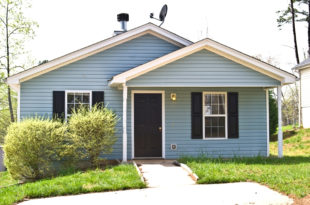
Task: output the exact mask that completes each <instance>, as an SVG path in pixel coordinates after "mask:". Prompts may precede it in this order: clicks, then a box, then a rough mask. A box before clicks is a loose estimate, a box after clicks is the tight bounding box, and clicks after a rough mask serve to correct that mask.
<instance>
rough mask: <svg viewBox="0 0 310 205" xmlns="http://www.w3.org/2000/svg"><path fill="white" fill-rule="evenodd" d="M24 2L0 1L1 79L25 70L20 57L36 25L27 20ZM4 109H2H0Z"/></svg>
mask: <svg viewBox="0 0 310 205" xmlns="http://www.w3.org/2000/svg"><path fill="white" fill-rule="evenodd" d="M29 7H30V4H28V3H27V2H26V0H0V73H4V74H2V79H0V80H2V84H0V86H6V85H5V84H3V78H6V77H10V76H11V74H12V73H14V72H16V70H18V69H25V67H24V64H23V63H21V62H20V57H21V56H22V55H23V54H25V50H24V49H23V48H24V44H25V42H26V40H28V39H32V38H33V37H34V34H35V33H34V28H35V27H37V26H38V24H37V23H36V22H34V21H32V20H29V19H28V18H26V16H25V15H24V12H23V10H24V9H25V8H29ZM6 90H7V102H8V109H9V113H10V121H11V122H14V121H15V115H14V110H13V103H12V91H11V89H10V87H9V86H6ZM0 109H4V108H0Z"/></svg>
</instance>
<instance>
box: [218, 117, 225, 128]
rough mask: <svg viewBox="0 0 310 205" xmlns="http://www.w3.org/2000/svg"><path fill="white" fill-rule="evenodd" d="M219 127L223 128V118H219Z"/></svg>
mask: <svg viewBox="0 0 310 205" xmlns="http://www.w3.org/2000/svg"><path fill="white" fill-rule="evenodd" d="M219 126H225V117H219Z"/></svg>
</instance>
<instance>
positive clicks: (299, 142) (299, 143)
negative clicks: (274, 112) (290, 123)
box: [270, 129, 310, 156]
mask: <svg viewBox="0 0 310 205" xmlns="http://www.w3.org/2000/svg"><path fill="white" fill-rule="evenodd" d="M290 131H291V130H290V129H286V130H285V131H283V132H284V133H283V134H284V135H286V133H287V132H290ZM290 133H292V135H289V136H288V135H287V136H286V139H284V140H283V154H284V156H310V129H295V132H290ZM277 153H278V142H270V154H272V155H277Z"/></svg>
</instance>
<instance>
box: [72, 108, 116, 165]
mask: <svg viewBox="0 0 310 205" xmlns="http://www.w3.org/2000/svg"><path fill="white" fill-rule="evenodd" d="M116 123H117V118H116V115H115V114H114V113H113V112H112V111H111V110H109V109H108V108H100V107H98V106H94V107H92V109H91V110H88V109H87V108H85V107H81V108H80V109H78V110H77V111H74V112H73V114H72V115H71V117H70V119H69V121H68V127H69V133H70V137H71V139H72V142H73V144H74V146H76V150H77V152H76V155H77V156H79V157H80V158H81V159H85V158H86V159H89V160H90V162H91V163H92V165H93V166H94V165H98V162H99V156H100V154H109V153H111V152H112V150H113V149H112V146H113V144H114V143H115V142H116V140H117V139H116V136H115V125H116Z"/></svg>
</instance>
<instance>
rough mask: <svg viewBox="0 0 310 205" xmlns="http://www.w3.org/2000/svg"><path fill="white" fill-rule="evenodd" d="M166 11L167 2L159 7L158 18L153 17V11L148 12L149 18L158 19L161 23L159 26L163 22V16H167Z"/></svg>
mask: <svg viewBox="0 0 310 205" xmlns="http://www.w3.org/2000/svg"><path fill="white" fill-rule="evenodd" d="M167 12H168V6H167V4H165V5H164V6H163V7H162V8H161V10H160V13H159V18H155V17H154V13H150V18H151V19H156V20H158V21H161V24H160V25H159V27H160V26H161V25H163V23H164V22H165V18H166V16H167Z"/></svg>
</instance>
